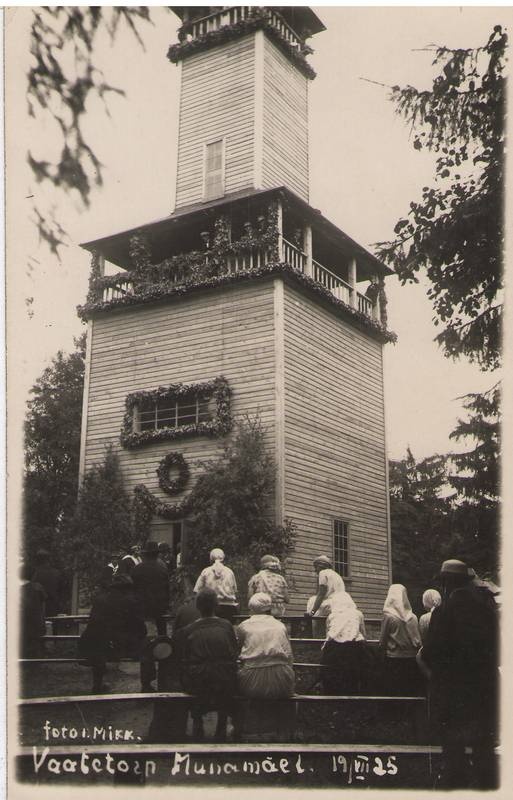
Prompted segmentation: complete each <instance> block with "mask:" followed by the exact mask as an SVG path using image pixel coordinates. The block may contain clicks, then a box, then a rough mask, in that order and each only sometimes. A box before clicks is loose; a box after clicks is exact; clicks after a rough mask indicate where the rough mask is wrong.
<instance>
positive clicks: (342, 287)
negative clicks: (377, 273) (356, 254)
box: [102, 239, 376, 319]
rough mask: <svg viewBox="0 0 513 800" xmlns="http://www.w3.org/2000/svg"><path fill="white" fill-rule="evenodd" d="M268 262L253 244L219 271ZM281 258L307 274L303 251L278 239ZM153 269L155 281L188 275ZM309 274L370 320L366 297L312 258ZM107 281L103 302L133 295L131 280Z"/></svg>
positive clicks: (241, 269) (262, 249)
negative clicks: (280, 243) (155, 274)
mask: <svg viewBox="0 0 513 800" xmlns="http://www.w3.org/2000/svg"><path fill="white" fill-rule="evenodd" d="M197 256H198V263H201V261H202V259H203V260H204V261H203V263H205V264H208V256H207V255H204V256H202V255H201V254H200V253H198V254H197ZM270 261H271V251H270V250H269V248H266V247H255V248H252V249H250V250H247V251H246V252H245V253H237V254H233V255H229V256H227V257H226V262H225V268H224V270H223V274H226V275H233V274H235V273H237V272H250V271H251V270H257V269H260V268H261V267H263V266H265V265H266V264H268V263H269V262H270ZM282 261H284V262H285V263H286V264H289V265H290V266H291V267H293V268H294V269H297V270H298V272H302V273H303V274H308V268H307V267H308V257H307V255H306V253H304V252H303V251H302V250H300V249H299V248H297V247H296V246H295V245H293V244H291V242H289V241H287V239H282ZM154 269H155V270H156V271H158V278H157V280H159V281H163V282H169V283H170V284H173V285H176V286H178V285H180V284H182V283H184V282H185V280H186V279H187V277H188V276H187V273H186V270H185V268H183V269H180V270H176V269H172V268H171V265H170V263H168V262H163V263H162V264H161V265H159V266H158V267H155V268H154ZM311 277H312V278H313V280H314V281H317V283H320V284H321V286H324V287H325V289H327V290H328V291H329V292H331V294H332V295H334V297H336V298H337V299H338V300H341V301H342V302H343V303H346V304H347V305H348V306H353V307H354V306H355V307H356V308H357V309H358V311H360V312H361V313H362V314H365V316H367V317H370V318H371V319H372V318H374V317H376V306H375V305H373V303H372V301H371V300H370V299H369V298H368V297H366V296H365V295H363V294H360V292H358V291H357V292H356V298H355V299H353V291H354V290H353V288H352V287H351V286H350V284H349V283H346V281H344V280H343V279H342V278H341V277H340V276H339V275H336V274H335V273H334V272H331V270H329V269H327V268H326V267H323V266H322V264H319V262H318V261H315V260H312V275H311ZM109 284H110V285H108V286H105V287H104V288H103V293H102V300H103V301H104V302H109V301H111V300H120V299H121V298H123V297H126V295H136V294H137V287H134V283H133V281H132V280H130V279H128V278H127V279H124V278H123V277H116V276H113V278H112V280H111V281H109Z"/></svg>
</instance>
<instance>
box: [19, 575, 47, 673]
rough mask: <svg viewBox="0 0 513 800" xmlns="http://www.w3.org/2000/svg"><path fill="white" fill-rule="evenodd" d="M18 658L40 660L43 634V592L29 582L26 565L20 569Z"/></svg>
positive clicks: (37, 585) (36, 584)
mask: <svg viewBox="0 0 513 800" xmlns="http://www.w3.org/2000/svg"><path fill="white" fill-rule="evenodd" d="M20 581H21V585H20V658H40V657H41V656H42V651H43V647H42V643H43V642H42V637H43V636H44V634H45V615H44V605H45V591H44V589H43V587H42V586H41V585H40V584H38V583H35V582H34V581H31V580H30V570H29V569H28V567H27V565H26V564H22V565H21V567H20Z"/></svg>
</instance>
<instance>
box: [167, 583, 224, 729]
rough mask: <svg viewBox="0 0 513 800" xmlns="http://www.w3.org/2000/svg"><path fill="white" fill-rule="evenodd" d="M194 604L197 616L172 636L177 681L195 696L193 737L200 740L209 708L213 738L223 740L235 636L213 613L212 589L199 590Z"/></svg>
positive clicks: (213, 596)
mask: <svg viewBox="0 0 513 800" xmlns="http://www.w3.org/2000/svg"><path fill="white" fill-rule="evenodd" d="M196 606H197V609H198V611H199V612H200V614H201V619H198V620H196V621H195V622H191V624H190V625H186V626H185V627H184V628H180V629H179V630H178V631H177V632H176V633H175V636H174V637H173V641H174V645H175V654H176V657H177V658H178V659H179V662H180V679H181V684H182V687H183V689H184V691H186V692H189V693H190V694H194V695H196V696H197V698H198V701H197V702H196V703H195V705H194V708H193V723H194V724H193V736H194V738H195V740H198V739H203V736H204V732H203V719H202V718H203V714H205V713H206V712H207V711H210V710H212V709H215V710H217V712H218V720H217V728H216V739H217V740H224V739H225V738H226V722H227V717H228V716H233V702H232V698H233V695H234V694H235V691H236V688H237V655H238V646H237V639H236V638H235V633H234V631H233V626H232V625H231V623H230V622H228V620H226V619H221V618H220V617H217V616H216V608H217V596H216V593H215V591H214V590H213V589H203V590H201V591H200V592H199V594H198V596H197V597H196Z"/></svg>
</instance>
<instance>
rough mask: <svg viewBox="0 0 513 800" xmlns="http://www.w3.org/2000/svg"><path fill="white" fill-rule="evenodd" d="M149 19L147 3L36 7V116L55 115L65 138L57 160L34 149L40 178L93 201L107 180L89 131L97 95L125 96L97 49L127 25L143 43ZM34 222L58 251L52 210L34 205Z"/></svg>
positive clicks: (31, 90)
mask: <svg viewBox="0 0 513 800" xmlns="http://www.w3.org/2000/svg"><path fill="white" fill-rule="evenodd" d="M148 21H149V9H148V8H147V7H145V6H130V7H125V6H114V7H110V6H88V7H87V8H85V7H76V6H54V7H51V8H49V7H38V8H34V9H33V11H32V25H31V30H30V39H31V55H32V65H31V67H30V70H29V72H28V76H27V101H28V110H29V114H30V116H32V117H34V118H37V119H42V118H43V117H45V116H50V117H52V118H53V120H54V121H55V123H56V131H57V135H58V136H59V137H60V146H59V147H60V153H59V156H58V157H57V158H56V159H54V160H49V158H48V157H45V156H44V155H43V156H41V155H35V154H34V153H32V152H29V153H28V162H29V165H30V167H31V169H32V171H33V174H34V177H35V179H36V180H37V181H38V182H39V183H41V182H48V183H50V184H52V185H53V186H55V187H56V188H58V189H63V190H64V191H65V192H69V191H71V190H75V191H76V192H77V193H78V196H79V197H80V199H81V201H82V203H83V204H84V205H85V206H87V205H89V200H90V193H91V188H92V186H93V185H94V184H96V185H101V184H102V172H103V165H102V164H101V162H100V160H99V159H98V157H97V156H96V155H95V153H94V150H93V149H92V147H91V145H90V144H89V142H88V141H87V140H86V136H85V132H84V125H83V123H84V120H85V115H86V111H87V108H88V105H89V103H90V101H91V99H93V98H96V99H99V100H101V101H102V102H103V103H105V102H106V98H107V96H108V95H109V94H111V93H113V92H114V93H116V94H118V95H123V94H124V92H122V91H121V90H120V89H118V88H116V87H114V86H112V85H110V84H109V83H108V82H107V81H106V80H105V77H104V75H103V74H102V72H101V71H100V70H99V69H98V67H97V66H95V59H94V54H95V48H96V45H97V42H98V40H99V39H100V38H101V36H102V35H105V33H106V34H107V35H108V36H109V37H110V40H111V42H113V41H114V39H115V36H116V33H117V32H118V29H119V27H120V25H122V24H125V25H126V26H128V28H129V29H130V30H132V32H133V33H134V36H135V37H136V39H137V40H138V42H139V43H140V44H141V45H142V40H141V37H140V34H139V30H138V28H139V24H140V23H141V22H148ZM34 221H35V223H36V225H37V227H38V230H39V234H40V236H41V238H42V239H43V240H44V241H46V243H47V244H48V246H49V247H50V249H51V251H52V252H53V253H56V254H58V250H59V247H60V246H61V245H62V244H63V243H64V238H65V232H64V230H63V229H62V227H61V226H60V225H59V223H58V221H57V220H55V218H52V216H51V213H50V212H49V211H48V210H46V209H43V208H41V207H37V206H35V207H34Z"/></svg>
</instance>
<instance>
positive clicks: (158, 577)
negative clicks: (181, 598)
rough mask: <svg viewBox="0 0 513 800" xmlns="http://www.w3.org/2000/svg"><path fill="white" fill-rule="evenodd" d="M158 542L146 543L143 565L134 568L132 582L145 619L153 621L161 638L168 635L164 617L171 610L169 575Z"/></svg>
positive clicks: (143, 549)
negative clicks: (162, 560)
mask: <svg viewBox="0 0 513 800" xmlns="http://www.w3.org/2000/svg"><path fill="white" fill-rule="evenodd" d="M158 555H159V548H158V544H157V542H146V544H145V545H144V547H143V548H142V550H141V556H142V563H141V564H138V565H137V566H136V567H134V569H133V572H132V580H133V582H134V589H135V593H136V595H137V596H138V597H139V599H140V601H141V604H142V608H143V613H144V618H145V619H146V620H152V621H154V622H155V625H156V626H157V633H158V634H159V636H164V635H165V634H166V620H165V619H164V618H163V615H164V614H166V613H167V611H168V608H169V575H168V571H167V569H166V567H165V566H164V564H163V563H162V562H161V561H160V559H159V557H158Z"/></svg>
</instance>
